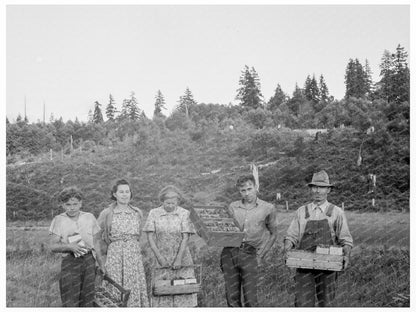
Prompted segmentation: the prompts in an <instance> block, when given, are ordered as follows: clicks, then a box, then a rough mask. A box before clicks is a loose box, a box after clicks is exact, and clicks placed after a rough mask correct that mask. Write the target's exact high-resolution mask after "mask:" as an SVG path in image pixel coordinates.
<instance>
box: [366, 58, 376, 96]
mask: <svg viewBox="0 0 416 312" xmlns="http://www.w3.org/2000/svg"><path fill="white" fill-rule="evenodd" d="M364 75H365V91H366V94H365V95H366V97H367V98H370V97H371V96H372V94H373V91H374V86H373V78H372V75H373V72H372V70H371V68H370V63H369V62H368V59H365V64H364Z"/></svg>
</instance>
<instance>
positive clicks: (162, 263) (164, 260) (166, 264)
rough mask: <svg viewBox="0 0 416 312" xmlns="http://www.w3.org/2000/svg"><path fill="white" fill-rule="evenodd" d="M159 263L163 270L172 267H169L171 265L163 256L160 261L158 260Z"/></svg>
mask: <svg viewBox="0 0 416 312" xmlns="http://www.w3.org/2000/svg"><path fill="white" fill-rule="evenodd" d="M157 261H158V262H159V265H160V266H161V267H162V268H168V267H170V265H169V263H168V261H167V260H166V259H165V258H164V257H163V256H160V257H159V258H158V259H157Z"/></svg>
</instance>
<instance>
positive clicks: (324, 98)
mask: <svg viewBox="0 0 416 312" xmlns="http://www.w3.org/2000/svg"><path fill="white" fill-rule="evenodd" d="M319 99H320V101H321V102H323V103H328V99H329V91H328V87H327V85H326V82H325V79H324V76H323V75H322V74H321V76H320V77H319Z"/></svg>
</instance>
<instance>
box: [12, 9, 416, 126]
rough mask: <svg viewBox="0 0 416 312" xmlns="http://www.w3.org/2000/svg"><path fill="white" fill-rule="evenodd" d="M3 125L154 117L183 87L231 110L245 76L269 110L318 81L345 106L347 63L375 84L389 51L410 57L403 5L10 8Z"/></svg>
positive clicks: (170, 105)
mask: <svg viewBox="0 0 416 312" xmlns="http://www.w3.org/2000/svg"><path fill="white" fill-rule="evenodd" d="M6 18H7V19H6V66H7V72H6V115H7V117H8V118H9V120H10V121H13V120H15V119H16V117H17V115H18V114H20V115H22V116H24V112H25V103H26V115H27V117H28V119H29V122H36V121H37V120H40V121H42V120H43V107H44V106H45V115H46V121H48V120H49V119H50V116H51V114H53V116H54V117H55V118H59V117H62V118H63V119H64V121H66V120H69V119H71V120H75V118H76V117H77V118H78V119H79V120H80V121H87V119H88V111H89V110H93V108H94V102H95V101H98V102H99V103H101V104H102V105H103V106H102V109H103V110H105V107H106V105H107V104H108V101H109V95H110V94H112V96H113V97H114V99H115V101H116V106H117V108H118V109H120V108H121V104H122V102H123V99H126V98H129V97H130V94H131V92H132V91H133V92H135V96H136V98H137V100H138V103H139V107H140V108H141V109H143V110H144V112H145V113H146V115H147V116H148V117H150V118H151V117H152V116H153V110H154V103H155V96H156V93H157V91H158V90H160V91H161V92H162V94H163V95H164V97H165V100H166V107H167V110H166V111H165V112H164V113H165V114H167V115H168V114H169V113H170V112H171V111H172V109H174V107H175V106H176V105H177V104H178V100H179V97H180V96H181V95H183V94H184V92H185V89H186V88H187V87H189V89H190V90H191V92H192V94H193V96H194V99H195V100H196V101H197V102H198V103H218V104H228V103H232V104H238V101H237V100H236V99H235V96H236V93H237V92H236V90H237V89H238V88H239V84H238V81H239V78H240V75H241V71H242V70H243V69H244V66H245V65H247V66H249V67H250V68H251V67H254V68H255V70H256V71H257V73H258V75H259V78H260V83H261V91H262V94H263V96H264V100H265V101H266V102H267V101H268V100H269V99H270V97H271V96H273V94H274V91H275V89H276V86H277V84H280V85H281V87H282V89H283V91H284V92H285V93H287V94H288V95H292V92H293V90H294V89H295V85H296V83H297V84H298V85H299V86H300V87H303V84H304V82H305V79H306V77H307V76H308V75H310V76H312V75H315V76H316V78H317V79H319V76H320V75H321V74H322V75H323V76H324V79H325V81H326V83H327V86H328V88H329V93H330V94H331V95H333V96H334V97H335V98H336V99H341V98H342V97H343V96H344V93H345V85H344V75H345V68H346V66H347V63H348V61H349V59H355V58H358V59H359V61H360V62H361V63H362V64H364V63H365V60H366V59H368V61H369V64H370V67H371V69H372V71H373V80H374V81H378V80H379V73H380V70H379V65H380V62H381V57H382V55H383V52H384V51H385V50H389V51H390V52H394V51H395V49H396V47H397V45H398V44H400V45H401V46H403V47H404V48H405V50H406V51H408V52H409V53H410V6H409V5H381V4H377V5H356V4H355V5H352V4H350V5H316V4H315V5H196V6H190V5H156V6H152V5H71V6H68V5H56V6H52V5H11V4H9V5H8V6H7V7H6Z"/></svg>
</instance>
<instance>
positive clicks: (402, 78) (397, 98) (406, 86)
mask: <svg viewBox="0 0 416 312" xmlns="http://www.w3.org/2000/svg"><path fill="white" fill-rule="evenodd" d="M392 56H393V71H394V74H393V90H392V91H393V94H392V98H393V101H394V102H397V103H402V102H406V101H407V102H409V99H410V70H409V67H408V65H407V57H408V53H407V52H406V51H404V48H403V47H401V46H400V44H399V45H398V46H397V48H396V53H395V54H393V55H392Z"/></svg>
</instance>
